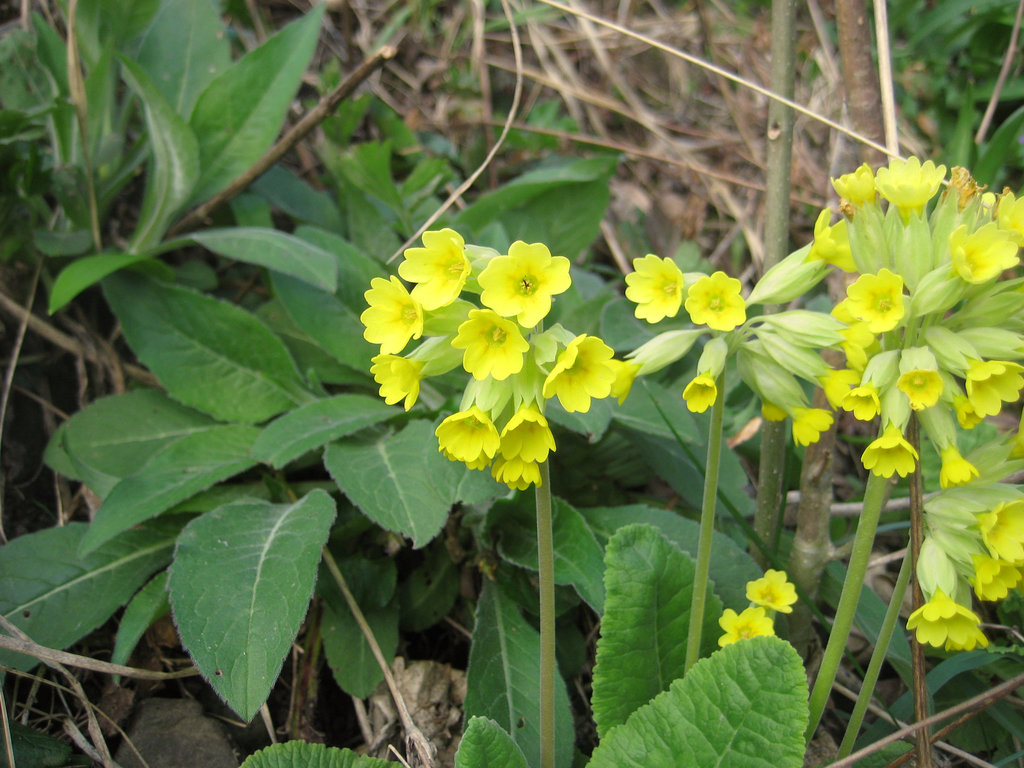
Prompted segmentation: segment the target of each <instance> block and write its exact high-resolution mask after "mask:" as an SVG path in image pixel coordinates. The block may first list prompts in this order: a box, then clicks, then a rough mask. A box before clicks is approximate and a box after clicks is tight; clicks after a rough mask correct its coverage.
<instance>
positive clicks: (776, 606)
mask: <svg viewBox="0 0 1024 768" xmlns="http://www.w3.org/2000/svg"><path fill="white" fill-rule="evenodd" d="M747 600H749V601H750V602H752V603H753V604H754V605H759V606H761V607H762V608H767V609H768V610H770V611H778V612H779V613H792V612H793V603H795V602H796V587H795V586H793V585H792V584H790V583H789V581H788V580H787V579H786V572H785V571H776V570H774V569H771V568H770V569H768V570H767V571H765V572H764V577H763V578H760V579H755V580H754V581H748V582H747Z"/></svg>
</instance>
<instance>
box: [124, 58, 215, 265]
mask: <svg viewBox="0 0 1024 768" xmlns="http://www.w3.org/2000/svg"><path fill="white" fill-rule="evenodd" d="M121 64H122V66H123V67H124V70H123V71H124V80H125V82H126V83H128V85H129V87H130V88H131V89H132V90H133V91H135V93H136V95H137V96H138V97H139V98H140V99H142V104H143V106H144V107H145V112H146V130H147V131H148V132H149V143H150V146H152V148H153V164H152V166H151V167H150V169H149V173H148V174H147V175H146V192H145V194H144V195H143V198H142V210H141V211H140V212H139V223H138V225H137V226H136V228H135V234H134V235H133V236H132V240H131V243H130V244H129V245H128V250H129V251H131V252H133V253H139V252H142V251H146V250H148V249H149V248H152V247H153V246H154V245H156V244H157V243H158V242H160V239H161V238H162V237H163V236H164V233H166V232H167V228H168V226H170V223H171V218H172V217H173V216H174V215H175V214H176V213H177V212H178V211H179V210H181V208H182V206H184V205H185V203H186V202H187V201H188V198H189V195H190V194H191V193H192V189H193V187H195V185H196V181H198V179H199V143H198V141H197V140H196V136H195V134H194V133H192V129H191V128H189V127H188V125H187V124H186V123H185V121H184V119H182V117H181V116H180V115H179V114H178V113H176V112H175V111H174V107H173V106H172V105H170V104H168V103H167V99H166V98H164V95H163V94H162V93H161V92H160V90H159V88H158V87H157V85H156V84H155V83H154V82H153V81H152V80H151V79H150V77H149V75H148V74H146V71H145V70H144V69H143V68H142V67H141V66H139V65H138V64H136V63H134V62H132V61H129V60H128V59H125V58H122V59H121Z"/></svg>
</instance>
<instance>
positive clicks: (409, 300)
mask: <svg viewBox="0 0 1024 768" xmlns="http://www.w3.org/2000/svg"><path fill="white" fill-rule="evenodd" d="M363 297H364V298H365V299H366V303H367V304H369V305H370V306H369V307H368V308H367V309H365V310H363V313H362V314H361V315H360V316H359V322H361V323H362V324H363V325H364V326H366V330H364V331H363V338H364V339H366V340H367V341H368V342H370V343H371V344H380V352H381V354H382V355H393V354H397V353H399V352H401V351H402V350H403V349H405V345H406V344H408V343H409V339H418V338H419V337H420V336H421V335H422V334H423V307H421V306H420V303H419V302H418V301H416V300H415V299H414V298H413V297H412V296H410V295H409V291H407V290H406V288H405V286H404V285H403V284H402V281H401V280H399V279H398V278H397V277H395V276H394V275H392V276H391V278H390V279H389V280H385V279H384V278H383V277H375V278H373V280H371V281H370V290H368V291H366V293H364V294H363Z"/></svg>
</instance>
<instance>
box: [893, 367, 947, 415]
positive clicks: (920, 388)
mask: <svg viewBox="0 0 1024 768" xmlns="http://www.w3.org/2000/svg"><path fill="white" fill-rule="evenodd" d="M896 386H897V388H899V390H900V392H902V393H903V394H905V395H906V396H907V398H908V399H909V400H910V407H911V408H913V409H914V410H915V411H921V410H924V409H925V408H931V407H932V406H933V405H935V404H936V403H937V402H939V395H941V394H942V378H941V377H940V376H939V372H938V371H933V370H927V369H926V370H915V371H907V372H906V373H904V374H903V375H902V376H900V378H899V380H898V381H897V382H896Z"/></svg>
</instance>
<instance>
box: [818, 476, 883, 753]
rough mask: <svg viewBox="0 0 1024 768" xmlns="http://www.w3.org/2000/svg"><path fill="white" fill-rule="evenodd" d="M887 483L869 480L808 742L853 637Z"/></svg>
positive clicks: (820, 675)
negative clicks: (861, 591)
mask: <svg viewBox="0 0 1024 768" xmlns="http://www.w3.org/2000/svg"><path fill="white" fill-rule="evenodd" d="M888 483H889V481H888V479H887V478H884V477H880V476H879V475H876V474H874V473H871V474H870V475H869V476H868V484H867V487H866V488H865V489H864V510H863V511H862V512H861V515H860V522H859V523H858V525H857V536H856V538H855V539H854V541H853V551H852V552H851V553H850V566H849V570H848V571H847V572H846V581H844V582H843V593H842V595H841V596H840V598H839V606H838V607H837V608H836V617H835V620H834V621H833V622H832V631H831V632H829V636H828V644H827V645H826V646H825V655H824V656H823V657H822V659H821V667H820V668H819V669H818V677H817V679H816V680H815V681H814V688H813V689H812V690H811V700H810V715H811V716H810V720H809V721H808V723H807V731H806V733H805V734H804V735H805V737H806V738H807V740H808V741H810V740H811V737H812V736H813V735H814V731H815V729H817V727H818V722H819V721H820V720H821V715H822V713H823V712H824V711H825V703H826V702H827V701H828V697H829V694H830V693H831V692H832V683H834V682H835V679H836V672H837V671H838V669H839V662H840V661H841V660H842V658H843V650H844V649H845V648H846V641H847V639H849V637H850V628H851V627H852V626H853V617H854V615H855V614H856V613H857V603H858V601H859V600H860V590H861V587H863V586H864V575H865V573H866V572H867V569H868V560H869V559H870V558H871V547H872V546H873V545H874V543H875V531H876V530H877V529H878V518H879V516H880V515H881V514H882V506H883V505H884V503H885V491H886V486H887V485H888Z"/></svg>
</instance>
